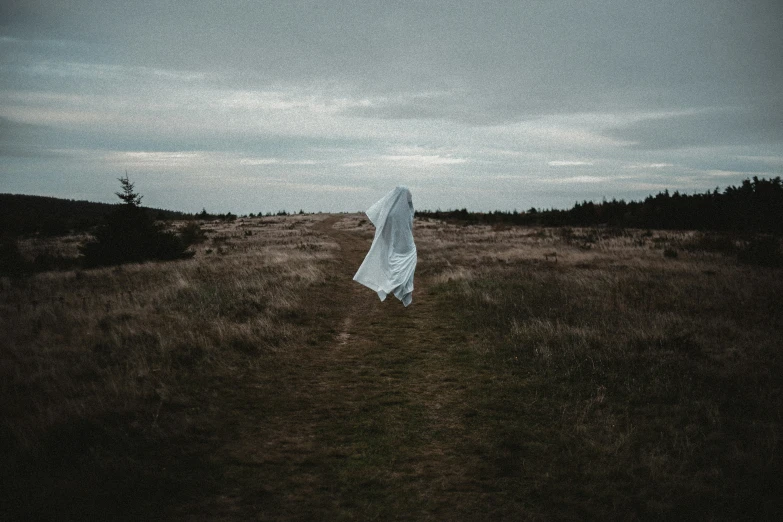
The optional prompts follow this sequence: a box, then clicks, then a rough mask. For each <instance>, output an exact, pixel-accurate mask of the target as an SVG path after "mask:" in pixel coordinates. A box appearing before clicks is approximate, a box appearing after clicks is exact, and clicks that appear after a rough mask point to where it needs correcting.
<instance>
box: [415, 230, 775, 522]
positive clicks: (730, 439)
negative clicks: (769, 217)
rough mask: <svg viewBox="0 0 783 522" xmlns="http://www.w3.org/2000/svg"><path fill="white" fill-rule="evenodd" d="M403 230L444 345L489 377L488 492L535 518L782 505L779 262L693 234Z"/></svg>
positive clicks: (481, 412) (481, 418) (769, 510)
mask: <svg viewBox="0 0 783 522" xmlns="http://www.w3.org/2000/svg"><path fill="white" fill-rule="evenodd" d="M418 230H419V231H421V232H420V234H419V237H420V238H421V239H422V241H420V243H421V244H422V247H423V248H420V255H421V256H427V257H430V258H433V259H437V260H438V265H437V266H432V267H431V270H432V272H433V273H434V277H433V280H434V282H436V283H438V286H436V287H435V291H436V292H437V293H438V295H439V297H440V300H441V306H442V307H443V308H444V310H445V309H450V310H451V313H452V320H453V324H454V325H455V326H456V327H458V328H459V329H460V330H461V331H463V332H464V335H465V336H466V344H465V346H464V350H463V351H462V352H460V351H459V350H457V352H459V353H461V357H463V358H466V359H467V360H469V361H470V365H472V366H473V367H475V368H486V369H488V370H489V371H490V372H491V374H492V375H493V382H492V385H491V386H485V387H484V388H483V389H481V390H476V391H475V394H474V401H475V403H474V404H475V406H474V407H475V408H476V412H477V413H476V415H475V417H476V418H477V419H478V422H479V423H486V424H489V425H492V426H493V428H491V429H490V430H488V432H485V434H484V437H485V439H484V441H483V442H484V448H485V449H484V451H485V452H486V454H487V455H495V456H496V458H497V466H499V467H500V468H499V469H501V470H504V471H500V472H499V471H498V469H496V470H495V473H494V479H495V482H494V485H495V487H497V488H498V489H499V490H501V491H504V492H506V493H509V494H512V495H514V496H515V497H516V498H517V499H518V500H519V501H520V502H522V503H523V504H525V505H528V506H534V507H535V509H536V510H537V511H538V510H540V511H539V512H540V513H541V514H542V515H543V516H546V517H547V518H549V517H555V518H559V517H566V518H573V517H576V518H583V517H591V518H605V517H612V518H616V517H620V516H622V517H631V518H636V517H641V518H648V517H661V516H663V517H666V518H668V517H672V516H677V517H681V516H685V515H686V514H688V516H694V517H696V518H708V519H713V518H718V519H724V518H727V519H735V518H743V517H750V518H756V519H758V518H761V519H766V518H769V519H774V518H776V517H777V516H779V515H780V514H781V512H783V504H781V501H780V498H781V496H780V495H781V493H783V482H781V480H780V478H779V473H778V472H777V471H776V470H778V469H779V468H780V467H781V462H780V454H781V451H780V450H781V437H780V434H781V426H782V424H781V412H782V411H783V386H782V385H781V380H780V378H779V376H780V375H781V374H782V373H783V357H782V356H781V353H782V352H781V349H783V342H782V341H781V339H782V338H783V316H782V315H781V314H782V313H783V282H782V281H781V278H780V271H779V270H773V269H763V268H754V269H751V268H748V267H745V266H741V265H738V264H737V262H736V259H735V258H734V257H733V256H727V255H722V254H721V253H716V251H715V250H714V249H709V250H703V249H699V248H698V245H699V244H700V241H701V239H700V238H699V237H698V235H697V234H693V233H670V232H654V233H651V232H644V231H612V230H589V229H585V230H579V229H576V230H563V229H550V230H547V229H524V228H521V229H509V230H503V231H496V230H492V229H491V228H489V227H480V226H471V227H457V226H449V225H444V224H442V223H435V222H432V223H427V224H426V226H424V227H419V228H418ZM667 249H674V250H677V251H678V254H679V255H678V256H677V258H676V259H673V258H669V257H666V256H664V254H663V252H664V250H667ZM552 253H556V254H557V256H556V259H557V261H556V262H554V260H553V259H554V258H553V257H551V254H552ZM545 254H550V257H549V259H547V258H546V257H545ZM531 499H533V500H531Z"/></svg>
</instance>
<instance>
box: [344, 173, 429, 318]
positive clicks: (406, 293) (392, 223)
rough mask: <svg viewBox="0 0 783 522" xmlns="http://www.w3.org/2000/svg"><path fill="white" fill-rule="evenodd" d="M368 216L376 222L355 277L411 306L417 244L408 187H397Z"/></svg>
mask: <svg viewBox="0 0 783 522" xmlns="http://www.w3.org/2000/svg"><path fill="white" fill-rule="evenodd" d="M366 214H367V217H368V218H370V221H371V222H372V224H373V225H375V238H374V239H373V241H372V246H371V247H370V251H369V252H367V256H366V257H365V258H364V261H363V262H362V266H360V267H359V270H357V272H356V275H354V276H353V280H354V281H356V282H358V283H361V284H363V285H364V286H366V287H367V288H369V289H371V290H374V291H375V292H377V293H378V297H379V298H380V299H381V301H383V300H384V299H386V296H387V295H388V294H394V297H396V298H397V299H399V300H400V301H402V304H403V305H405V306H408V305H409V304H411V301H412V299H413V297H412V294H413V273H414V271H415V270H416V245H415V243H414V242H413V198H412V197H411V192H410V190H408V189H407V187H396V188H394V189H393V190H392V191H391V192H389V193H388V194H386V195H385V196H383V197H382V198H381V199H380V200H379V201H378V202H377V203H375V204H374V205H373V206H371V207H370V208H369V209H368V210H367V212H366Z"/></svg>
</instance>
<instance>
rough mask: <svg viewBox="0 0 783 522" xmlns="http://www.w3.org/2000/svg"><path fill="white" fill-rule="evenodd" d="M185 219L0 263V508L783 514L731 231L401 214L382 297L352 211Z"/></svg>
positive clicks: (779, 397) (775, 380)
mask: <svg viewBox="0 0 783 522" xmlns="http://www.w3.org/2000/svg"><path fill="white" fill-rule="evenodd" d="M184 225H185V223H184V222H174V226H175V227H182V226H184ZM201 227H202V229H203V230H204V232H205V234H206V240H205V241H204V242H202V243H199V244H197V245H196V246H194V247H192V248H193V251H194V252H195V255H193V256H192V257H191V258H189V259H181V260H176V261H169V262H165V263H164V262H147V263H131V264H123V265H119V266H111V267H104V268H93V269H82V268H74V269H69V268H67V267H66V268H65V269H61V270H54V271H41V272H39V273H34V274H29V275H24V276H19V277H3V278H1V279H0V343H1V344H0V346H2V348H1V349H0V401H2V402H1V403H0V407H1V408H2V409H1V413H2V425H0V441H1V443H0V448H2V450H0V451H2V462H0V464H1V467H0V469H2V471H0V473H2V480H0V483H2V484H3V486H2V491H0V496H1V498H0V506H2V507H0V509H2V511H3V513H2V514H0V518H2V519H4V520H14V519H28V520H51V519H58V520H67V519H72V520H76V519H105V520H122V519H125V520H150V519H163V520H183V519H185V520H246V519H252V520H309V519H321V520H388V519H424V520H426V519H431V520H477V519H494V520H503V519H505V520H536V519H539V520H541V519H546V520H551V519H584V518H592V519H607V518H611V519H617V518H622V519H649V518H696V519H725V520H736V519H738V518H740V519H770V520H772V519H779V517H780V516H781V514H783V479H782V478H781V474H780V469H781V468H783V466H781V429H782V428H783V420H782V419H781V412H783V381H782V380H781V377H780V376H781V375H783V340H781V339H783V278H781V269H780V268H776V267H765V266H757V265H754V264H747V263H739V262H738V260H737V255H736V252H737V248H738V247H737V245H736V244H735V243H734V242H736V241H737V240H736V238H734V237H732V236H731V235H728V234H723V235H720V234H712V233H710V234H708V233H702V232H688V231H657V230H646V229H632V228H614V227H605V226H604V227H590V228H580V227H559V228H558V227H540V226H510V225H507V224H502V223H501V224H494V225H489V224H465V223H461V222H457V221H450V222H447V221H443V220H438V219H434V218H417V219H416V221H415V224H414V235H415V239H416V244H417V247H418V257H419V264H418V268H417V271H416V279H415V284H416V288H415V291H414V294H413V303H412V305H411V306H410V307H408V308H403V306H402V305H401V304H400V303H399V302H398V301H397V300H395V299H391V298H390V299H387V301H385V302H380V301H379V300H378V298H377V296H376V295H375V294H374V293H373V292H371V291H369V290H368V289H366V288H365V287H363V286H360V285H358V284H356V283H354V282H353V281H352V280H351V278H352V276H353V274H354V272H355V271H356V269H357V267H358V266H359V264H360V263H361V261H362V259H363V257H364V255H365V254H366V252H367V250H368V248H369V246H370V242H371V240H372V237H373V227H372V225H371V224H370V223H369V222H368V221H367V220H366V216H364V215H361V214H333V215H329V214H311V215H291V216H267V217H253V218H241V219H236V220H234V221H226V220H213V221H205V222H203V224H202V225H201ZM84 240H85V238H84V237H82V236H62V237H56V238H49V239H45V238H43V237H39V236H34V237H30V238H28V239H24V240H20V241H19V251H20V252H21V255H23V256H25V257H27V258H29V259H33V258H35V257H36V256H37V255H39V254H40V253H41V252H45V253H47V254H48V255H50V256H53V257H57V256H62V257H73V256H76V255H77V253H78V250H77V246H78V245H79V244H81V243H83V242H84Z"/></svg>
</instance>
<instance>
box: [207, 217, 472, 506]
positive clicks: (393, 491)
mask: <svg viewBox="0 0 783 522" xmlns="http://www.w3.org/2000/svg"><path fill="white" fill-rule="evenodd" d="M339 220H340V217H339V216H331V217H328V218H327V219H325V220H324V221H322V222H320V223H318V224H317V225H316V228H315V230H316V231H317V232H318V233H322V234H325V235H327V236H328V237H330V238H331V239H332V240H334V241H335V242H336V243H337V244H338V245H339V251H338V253H337V261H336V262H335V263H334V264H333V266H332V272H331V274H330V276H329V277H328V278H327V281H326V283H325V284H323V285H320V286H319V285H317V287H316V288H314V289H313V290H312V291H313V294H312V301H311V302H310V304H308V309H309V310H311V311H312V313H311V316H310V317H309V318H308V319H307V321H308V322H309V323H308V324H309V326H310V327H312V328H314V329H321V330H322V332H323V331H326V332H328V333H329V335H328V336H326V337H322V339H324V342H321V343H318V342H315V343H312V342H310V343H307V344H306V345H304V346H302V347H301V348H297V349H296V350H295V352H296V353H295V354H292V360H291V362H290V363H289V364H288V365H286V366H285V367H281V369H280V371H279V372H277V375H276V378H275V379H274V381H275V382H274V383H273V384H270V383H269V382H258V383H256V384H254V383H253V382H252V378H251V379H250V381H251V382H247V383H243V386H242V388H243V390H242V391H238V392H237V393H236V396H235V397H234V400H228V401H227V403H226V404H224V405H223V407H225V408H227V409H230V408H236V409H239V410H241V415H232V417H233V421H234V422H236V424H237V425H236V426H235V429H234V431H233V437H234V438H233V440H231V441H228V442H227V444H226V445H225V447H224V448H223V449H222V451H221V453H222V456H221V457H220V458H221V459H222V460H224V461H228V462H230V463H231V466H230V471H229V472H228V473H227V476H226V480H227V484H232V486H231V488H233V489H230V488H228V486H227V490H226V491H225V492H224V494H223V495H222V496H221V497H220V499H218V500H217V501H213V502H208V503H207V504H210V505H204V506H202V508H203V509H204V510H206V512H212V513H211V514H210V515H209V516H213V515H222V516H224V517H227V518H233V517H234V516H235V515H239V516H240V517H242V516H247V517H252V518H256V519H275V520H280V519H308V518H312V517H317V518H321V519H335V518H338V519H340V518H355V519H360V520H366V519H375V518H380V519H390V518H411V517H414V518H419V519H421V518H430V517H432V518H438V519H439V518H444V517H445V518H453V516H455V515H456V516H457V518H462V517H466V516H468V517H469V516H471V515H476V516H479V515H480V513H478V512H476V513H466V512H465V511H464V510H465V503H464V499H463V502H462V503H459V502H456V501H457V499H458V498H459V497H460V496H461V495H463V494H464V493H465V492H467V491H471V490H472V491H473V492H474V494H477V495H478V497H479V498H480V497H481V496H482V495H483V493H482V492H481V490H480V488H479V491H476V489H477V488H476V484H475V483H472V480H473V479H472V478H471V476H473V475H474V473H473V472H474V471H475V470H476V469H478V468H480V466H481V464H480V462H479V456H478V452H476V451H468V452H465V443H466V438H465V433H464V426H463V423H462V422H461V420H462V419H464V417H465V412H464V411H463V408H462V407H461V404H462V401H461V400H460V396H461V394H462V393H463V391H464V390H465V389H466V387H467V384H466V382H467V381H469V380H472V378H473V377H471V376H464V375H458V374H456V373H457V372H456V371H455V370H452V369H451V368H452V367H453V365H452V366H451V367H450V365H449V361H448V359H449V357H450V355H449V347H450V346H452V345H453V344H454V343H456V342H459V340H458V339H452V338H450V333H449V331H450V329H449V328H448V325H444V324H442V322H443V321H442V319H441V318H440V316H439V314H438V313H436V312H437V310H436V309H435V302H434V299H433V298H432V297H431V296H430V295H429V293H428V282H427V280H426V279H422V278H421V277H419V278H417V279H416V281H415V284H416V288H415V291H414V295H413V303H412V304H411V305H410V306H409V307H408V308H404V307H403V306H402V304H401V303H400V302H399V301H398V300H397V299H395V298H393V297H391V296H390V297H389V298H388V299H387V300H386V301H385V302H380V301H379V299H378V297H377V296H376V295H375V293H374V292H372V291H371V290H369V289H367V288H365V287H364V286H361V285H359V284H358V283H355V282H354V281H353V280H352V276H353V274H354V273H355V271H356V269H357V268H358V266H359V265H360V264H361V261H362V259H363V258H364V255H365V254H366V253H367V251H368V249H369V246H370V242H369V241H368V240H367V239H366V238H362V237H360V236H358V235H357V234H355V233H352V232H350V231H342V230H338V229H335V228H333V225H334V224H335V223H336V222H337V221H339ZM426 263H427V261H426V259H420V260H419V267H421V266H423V265H425V266H426ZM270 386H271V388H270ZM229 489H230V490H229ZM477 500H478V498H477ZM479 503H481V502H479ZM455 504H460V505H461V506H462V508H461V509H462V512H460V513H455V512H454V511H453V509H454V505H455ZM473 505H478V504H473ZM215 511H217V513H216V512H215ZM202 513H203V512H202ZM207 518H209V517H207Z"/></svg>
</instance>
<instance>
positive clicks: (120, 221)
mask: <svg viewBox="0 0 783 522" xmlns="http://www.w3.org/2000/svg"><path fill="white" fill-rule="evenodd" d="M119 181H120V183H121V184H122V192H117V197H119V198H120V199H121V200H122V201H123V204H121V205H118V206H117V208H116V210H115V211H114V212H112V213H111V214H110V215H109V216H108V218H107V222H106V224H105V225H104V226H102V227H100V228H99V229H98V230H96V231H95V233H94V236H95V241H91V242H89V243H86V244H85V245H83V246H82V247H81V248H80V250H81V253H82V255H83V259H84V264H85V266H88V267H95V266H106V265H117V264H121V263H134V262H141V261H146V260H152V259H157V260H172V259H182V258H186V257H192V256H193V252H188V251H186V248H187V246H188V245H187V244H186V243H185V241H183V239H182V238H181V237H179V236H177V235H176V234H174V233H173V232H168V231H164V230H163V229H162V227H161V226H160V225H158V224H157V223H155V221H154V220H153V219H152V218H151V217H150V215H149V214H148V213H147V212H145V211H144V209H142V208H141V198H142V196H140V195H138V194H136V193H135V192H134V191H133V183H131V182H130V180H129V179H128V176H127V174H126V175H125V177H124V178H119Z"/></svg>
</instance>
